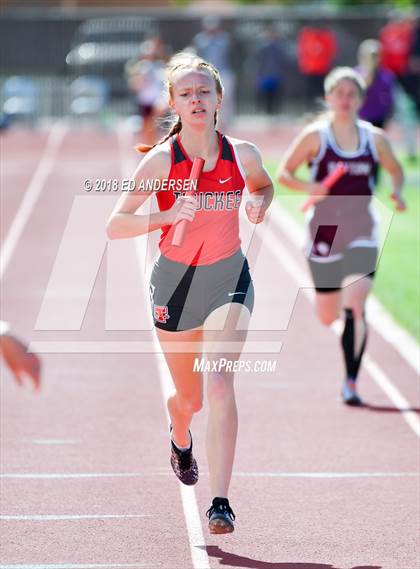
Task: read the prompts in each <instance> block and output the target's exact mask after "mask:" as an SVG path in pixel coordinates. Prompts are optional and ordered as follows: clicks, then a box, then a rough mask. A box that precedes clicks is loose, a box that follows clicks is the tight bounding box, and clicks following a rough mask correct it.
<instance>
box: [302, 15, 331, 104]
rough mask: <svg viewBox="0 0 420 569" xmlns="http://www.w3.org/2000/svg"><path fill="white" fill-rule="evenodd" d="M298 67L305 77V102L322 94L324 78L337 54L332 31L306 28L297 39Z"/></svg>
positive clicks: (321, 28) (312, 27)
mask: <svg viewBox="0 0 420 569" xmlns="http://www.w3.org/2000/svg"><path fill="white" fill-rule="evenodd" d="M297 52H298V65H299V70H300V72H301V73H302V74H303V75H305V77H306V100H307V102H309V101H312V100H313V99H314V98H316V97H322V96H323V94H324V77H325V75H326V74H327V73H328V72H329V71H330V70H331V68H332V67H333V63H334V58H335V56H336V54H337V41H336V38H335V34H334V32H333V31H332V30H330V29H328V28H323V27H317V26H311V27H309V26H307V27H304V28H302V29H301V30H300V31H299V34H298V39H297Z"/></svg>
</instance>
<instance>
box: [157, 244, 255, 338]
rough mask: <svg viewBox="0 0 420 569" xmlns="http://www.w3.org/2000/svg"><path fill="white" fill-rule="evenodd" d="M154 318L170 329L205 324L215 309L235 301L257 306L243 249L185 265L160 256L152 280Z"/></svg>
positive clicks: (159, 324)
mask: <svg viewBox="0 0 420 569" xmlns="http://www.w3.org/2000/svg"><path fill="white" fill-rule="evenodd" d="M150 300H151V307H152V315H153V321H154V324H155V326H156V327H157V328H161V329H162V330H168V331H171V332H175V331H177V332H179V331H181V330H191V329H193V328H198V327H199V326H202V325H203V324H204V321H205V320H206V318H207V317H208V316H209V314H210V313H211V312H213V310H215V309H216V308H219V307H220V306H222V305H224V304H228V303H232V302H236V303H240V304H243V305H245V306H246V307H247V308H248V310H249V311H250V313H252V309H253V307H254V286H253V283H252V279H251V275H250V273H249V265H248V261H247V259H246V258H245V256H244V254H243V253H242V251H241V250H238V251H237V252H236V253H235V254H233V255H232V256H231V257H228V258H227V259H222V260H221V261H217V262H216V263H213V264H211V265H198V266H191V265H184V264H183V263H177V262H175V261H172V260H170V259H168V258H167V257H164V256H163V255H160V257H159V258H158V259H157V261H156V262H155V264H154V267H153V271H152V275H151V279H150Z"/></svg>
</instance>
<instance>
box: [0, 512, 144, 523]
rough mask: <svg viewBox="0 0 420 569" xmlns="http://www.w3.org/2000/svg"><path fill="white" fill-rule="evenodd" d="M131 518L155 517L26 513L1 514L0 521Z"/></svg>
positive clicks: (141, 515) (140, 515)
mask: <svg viewBox="0 0 420 569" xmlns="http://www.w3.org/2000/svg"><path fill="white" fill-rule="evenodd" d="M130 518H153V516H152V515H148V514H102V515H101V514H97V515H94V514H86V515H85V514H81V515H64V514H63V515H54V514H45V515H33V516H31V515H26V516H7V515H0V521H4V522H15V521H19V522H28V521H30V522H56V521H77V520H109V519H110V520H114V519H122V520H125V519H130Z"/></svg>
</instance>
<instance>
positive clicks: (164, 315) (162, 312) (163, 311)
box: [153, 304, 170, 324]
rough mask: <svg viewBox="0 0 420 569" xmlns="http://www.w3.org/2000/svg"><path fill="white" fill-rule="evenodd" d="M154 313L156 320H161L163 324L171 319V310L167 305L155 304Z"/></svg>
mask: <svg viewBox="0 0 420 569" xmlns="http://www.w3.org/2000/svg"><path fill="white" fill-rule="evenodd" d="M153 315H154V317H155V320H156V322H160V323H161V324H166V322H167V320H169V318H170V316H169V312H168V307H167V306H157V305H156V304H155V305H154V306H153Z"/></svg>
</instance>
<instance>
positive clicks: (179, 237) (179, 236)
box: [172, 158, 204, 247]
mask: <svg viewBox="0 0 420 569" xmlns="http://www.w3.org/2000/svg"><path fill="white" fill-rule="evenodd" d="M203 167H204V160H203V158H194V162H193V165H192V168H191V173H190V177H189V178H188V179H189V180H191V182H196V183H197V184H198V180H199V179H200V176H201V172H202V171H203ZM194 194H195V190H189V191H188V192H185V194H184V195H186V196H194ZM187 224H188V221H187V220H186V219H181V221H178V223H177V224H176V226H175V231H174V234H173V236H172V245H174V246H175V247H180V246H181V245H182V242H183V240H184V234H185V231H186V229H187Z"/></svg>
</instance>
